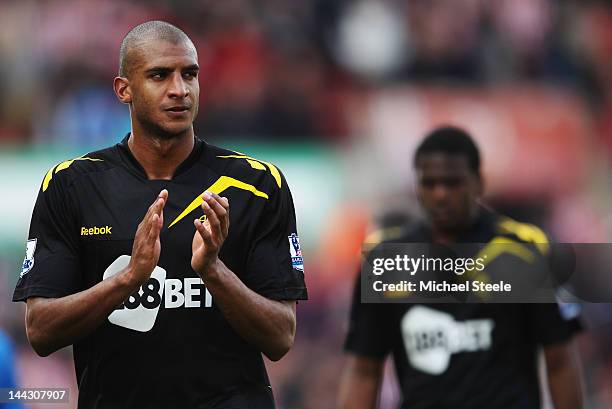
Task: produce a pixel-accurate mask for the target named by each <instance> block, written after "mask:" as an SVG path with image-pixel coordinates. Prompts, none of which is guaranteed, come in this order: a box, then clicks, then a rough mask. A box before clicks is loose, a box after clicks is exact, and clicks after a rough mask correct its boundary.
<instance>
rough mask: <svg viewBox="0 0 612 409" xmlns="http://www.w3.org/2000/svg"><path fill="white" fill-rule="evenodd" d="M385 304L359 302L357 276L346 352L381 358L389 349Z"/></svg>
mask: <svg viewBox="0 0 612 409" xmlns="http://www.w3.org/2000/svg"><path fill="white" fill-rule="evenodd" d="M385 307H386V305H385V304H368V303H362V302H361V280H360V277H359V276H358V277H357V280H355V286H354V289H353V300H352V303H351V312H350V315H349V325H348V332H347V335H346V340H345V342H344V350H345V351H346V352H349V353H352V354H355V355H359V356H365V357H368V358H380V359H383V358H384V357H385V356H386V355H387V354H388V353H389V351H390V350H391V345H390V343H389V342H390V340H391V337H390V336H389V334H388V331H389V326H388V324H387V323H388V315H387V314H386V311H385Z"/></svg>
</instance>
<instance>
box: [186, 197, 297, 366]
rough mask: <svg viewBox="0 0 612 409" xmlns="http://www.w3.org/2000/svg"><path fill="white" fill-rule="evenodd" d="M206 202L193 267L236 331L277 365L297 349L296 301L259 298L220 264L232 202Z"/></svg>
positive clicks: (197, 223)
mask: <svg viewBox="0 0 612 409" xmlns="http://www.w3.org/2000/svg"><path fill="white" fill-rule="evenodd" d="M202 198H203V199H204V201H203V203H202V209H203V210H204V213H205V214H206V216H207V222H206V225H205V224H204V223H202V222H200V221H199V220H197V219H196V220H195V221H194V224H195V227H196V229H197V232H196V234H195V235H194V240H193V257H192V260H191V266H192V267H193V269H194V270H195V271H196V272H198V274H199V275H200V276H201V277H202V280H203V281H204V284H206V288H207V289H208V290H209V291H210V293H211V294H212V296H213V297H214V299H215V303H216V304H217V305H218V306H219V309H220V310H221V312H222V313H223V315H224V316H225V318H226V319H227V321H228V322H229V324H230V325H231V326H232V328H233V329H234V330H235V331H236V332H237V333H238V334H240V336H242V337H243V338H244V339H245V340H246V341H248V342H249V343H251V344H253V345H255V346H257V347H258V348H259V349H260V351H262V352H263V353H264V354H265V355H266V356H267V357H268V358H270V359H271V360H273V361H277V360H279V359H280V358H282V357H283V356H284V355H285V354H286V353H287V352H288V351H289V349H290V348H291V346H292V345H293V340H294V337H295V327H296V319H295V301H275V300H270V299H268V298H265V297H263V296H261V295H259V294H257V293H256V292H254V291H253V290H251V289H250V288H248V287H247V286H246V285H245V284H244V283H243V282H242V281H241V280H240V279H239V278H238V277H237V276H236V275H235V274H234V273H233V272H232V271H231V270H230V269H229V268H227V267H226V266H225V264H223V262H222V261H221V260H219V258H218V254H219V250H220V249H221V246H222V245H223V242H224V241H225V238H226V237H227V235H228V232H229V202H228V200H227V198H221V197H219V196H218V195H216V194H214V193H213V194H205V195H203V196H202Z"/></svg>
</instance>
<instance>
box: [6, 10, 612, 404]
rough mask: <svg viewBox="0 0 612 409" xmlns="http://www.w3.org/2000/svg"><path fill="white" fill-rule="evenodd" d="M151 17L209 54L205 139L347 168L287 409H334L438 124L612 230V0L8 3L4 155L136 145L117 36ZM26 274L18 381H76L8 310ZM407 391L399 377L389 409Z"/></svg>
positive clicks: (520, 182)
mask: <svg viewBox="0 0 612 409" xmlns="http://www.w3.org/2000/svg"><path fill="white" fill-rule="evenodd" d="M150 19H162V20H166V21H169V22H171V23H173V24H176V25H177V26H179V27H181V28H182V29H184V30H185V31H186V32H187V34H188V35H190V37H191V38H192V39H193V40H194V42H195V45H196V47H197V49H198V52H199V59H200V66H201V67H202V74H201V88H202V94H201V105H200V114H199V117H198V120H197V123H196V132H197V133H198V135H199V136H201V137H203V138H205V139H209V140H211V139H212V140H214V141H215V142H216V143H219V144H223V143H224V141H228V140H230V141H231V140H237V139H240V140H245V139H246V140H249V141H250V143H254V144H256V143H257V142H258V141H267V143H270V141H272V142H273V144H279V145H283V146H284V145H285V144H287V143H292V142H293V143H295V142H299V143H300V144H312V145H314V146H317V147H319V148H323V149H324V150H328V151H330V152H334V155H335V157H336V161H337V163H338V166H339V168H340V169H341V170H342V174H343V175H344V176H343V178H342V179H341V180H342V182H341V183H340V185H339V186H338V189H340V190H341V191H342V193H341V194H338V193H337V192H336V194H337V197H338V200H337V201H336V202H335V203H334V204H333V205H330V206H328V208H327V209H325V210H326V212H325V213H329V215H327V216H325V217H323V216H319V217H323V219H322V220H320V228H319V230H320V232H319V233H318V234H317V236H316V238H312V237H311V238H310V239H309V238H304V240H305V242H306V244H307V245H306V250H305V254H306V255H305V258H306V270H307V283H308V286H309V293H310V296H311V300H309V301H308V302H305V303H301V304H300V306H299V313H298V317H299V329H298V338H297V340H296V345H295V347H294V349H293V350H292V351H291V353H290V354H289V355H288V356H287V357H286V358H284V359H283V360H282V361H281V362H279V363H276V364H272V365H270V373H271V376H272V381H273V386H274V388H275V391H276V398H277V401H278V404H279V408H281V409H288V408H289V409H291V408H295V409H301V408H303V409H306V408H308V409H315V408H316V409H325V408H332V407H333V406H334V401H335V394H336V390H337V389H336V386H337V382H338V376H339V373H340V368H341V364H342V355H341V353H340V352H341V348H342V340H343V336H344V331H345V322H346V311H347V308H348V296H349V294H350V290H351V286H352V278H353V276H354V274H355V272H356V269H357V265H358V261H359V246H360V243H361V242H362V240H363V238H364V237H365V235H366V232H367V230H368V229H371V228H372V226H373V225H375V224H376V220H379V221H380V220H382V222H383V223H394V222H395V220H396V219H403V218H405V217H410V216H409V215H406V214H403V212H404V211H410V212H413V211H414V208H415V205H414V200H413V198H412V197H411V195H410V193H409V191H410V179H409V176H410V162H411V156H410V154H411V149H412V148H413V147H414V141H417V140H418V139H419V138H420V137H421V136H422V135H423V133H424V132H425V131H427V130H428V128H429V127H430V126H431V125H433V124H435V123H439V122H445V121H455V122H458V123H459V124H460V125H463V126H466V127H467V128H468V129H470V130H474V132H475V136H476V137H477V139H478V140H479V142H480V143H481V145H482V146H483V148H484V149H483V150H484V155H485V165H486V166H485V171H487V170H488V171H490V179H491V183H490V184H489V185H488V186H490V190H489V192H490V195H489V198H488V199H489V202H491V203H493V204H494V205H496V207H497V208H498V209H499V210H502V211H505V212H508V213H510V214H511V215H514V216H516V217H519V218H523V219H526V220H528V221H536V222H538V223H540V224H543V225H544V226H546V227H547V228H548V229H549V230H550V231H552V232H553V233H554V235H555V237H557V238H559V240H562V241H568V242H578V241H582V242H609V241H610V238H611V237H612V212H611V211H610V209H611V208H612V207H611V204H612V189H610V176H609V175H610V170H612V169H611V167H612V2H611V1H595V0H591V1H588V0H402V1H400V0H362V1H350V0H303V1H298V2H293V1H283V0H261V1H249V0H224V1H215V0H201V1H197V2H192V1H187V0H173V1H169V0H168V1H162V0H157V1H143V0H138V1H129V2H128V1H127V0H50V1H42V0H40V1H37V0H5V1H3V2H2V3H1V4H0V89H1V90H2V93H1V95H0V149H2V150H7V151H9V150H14V149H15V148H16V147H17V148H23V147H26V148H27V147H32V146H47V145H48V144H53V145H55V146H59V147H62V146H70V147H74V146H79V147H82V149H81V150H82V152H85V151H87V150H88V149H92V148H95V147H101V146H104V145H109V144H113V143H115V142H116V141H118V140H119V139H120V138H121V137H122V136H123V134H125V132H127V131H128V130H129V114H128V111H127V109H126V108H125V107H124V106H122V105H120V104H119V103H118V102H117V100H116V98H115V95H114V93H113V91H112V87H111V84H112V78H113V76H114V75H116V72H117V69H118V48H119V44H120V42H121V39H122V37H123V35H124V34H125V33H126V32H127V31H128V30H129V28H131V27H133V26H134V25H136V24H138V23H140V22H143V21H145V20H150ZM491 113H493V114H495V115H503V118H502V119H499V118H498V117H496V116H495V115H494V116H493V117H492V116H491V115H490V114H491ZM483 115H484V116H483ZM542 121H543V122H542ZM508 127H511V128H512V129H506V128H508ZM493 133H497V135H493ZM501 134H503V135H508V138H509V139H512V140H513V141H514V145H512V146H509V145H504V142H503V141H501V142H500V138H501V137H500V136H499V135H501ZM410 141H412V142H410ZM497 142H500V143H501V146H502V148H499V147H497V148H496V145H495V144H496V143H497ZM506 148H508V149H506ZM530 155H531V156H530ZM487 158H489V159H488V160H487ZM534 158H535V159H534ZM266 159H267V158H266ZM487 162H488V164H487ZM49 166H50V165H49ZM383 168H386V169H387V170H384V169H383ZM389 169H391V170H392V171H393V172H397V173H396V174H395V175H396V176H395V177H390V176H393V175H391V174H390V171H389ZM500 169H502V170H500ZM503 169H505V170H503ZM521 169H522V171H521ZM42 174H43V173H41V174H40V177H41V178H42ZM397 175H401V176H397ZM538 175H541V176H538ZM5 177H6V175H5ZM558 179H562V181H559V180H558ZM381 180H384V183H381ZM289 182H290V184H291V186H292V189H293V191H294V193H297V192H298V191H299V190H300V185H299V183H298V184H295V183H291V179H289ZM311 183H314V184H316V185H318V186H320V185H324V184H325V181H311ZM402 187H403V189H404V190H402ZM321 189H322V191H323V192H324V189H325V188H324V187H322V188H321ZM32 190H35V187H32ZM364 198H365V199H364ZM298 199H299V193H298V194H297V195H296V200H298ZM310 203H311V204H312V205H313V206H317V201H316V200H314V201H311V202H310ZM313 203H314V204H313ZM22 205H23V206H25V207H27V206H33V203H23V204H22ZM297 207H298V219H299V217H300V211H299V209H300V203H297ZM315 210H316V209H315ZM320 213H324V212H320ZM25 234H26V232H25V231H24V232H23V236H21V237H16V238H15V240H16V241H19V243H23V242H25ZM2 254H4V255H5V254H6V252H5V253H2ZM20 255H21V256H22V254H20ZM17 263H18V262H17ZM18 268H19V267H18V265H17V264H16V263H15V259H14V258H12V257H7V256H4V257H0V294H2V296H3V300H6V301H7V302H3V303H2V305H1V306H0V328H3V329H4V330H6V331H7V332H8V333H9V334H10V335H11V336H12V338H13V339H14V340H15V341H16V342H17V351H18V352H17V357H18V372H19V373H18V375H19V377H20V382H21V384H23V385H27V386H61V385H65V384H70V385H74V379H73V378H74V375H73V369H72V361H71V356H70V352H69V351H68V350H64V351H61V352H60V353H58V354H54V355H53V356H52V357H50V358H46V359H41V358H37V357H35V356H34V355H33V353H32V352H31V351H30V349H29V347H28V346H27V341H26V340H25V335H24V331H23V321H22V320H23V309H22V308H21V306H13V305H9V303H8V300H9V299H10V293H11V291H12V286H13V285H14V282H15V280H16V275H17V271H18ZM611 312H612V310H611V309H610V308H609V306H607V305H604V304H602V305H592V306H590V307H589V308H588V309H587V311H586V313H585V314H586V316H585V318H586V319H587V321H588V323H589V324H591V325H590V326H589V330H588V332H587V333H586V334H585V335H583V336H582V337H581V339H580V350H581V355H582V359H583V363H584V373H585V379H586V381H587V390H588V393H589V405H590V406H588V407H593V408H607V407H612V353H611V351H610V348H609V345H610V343H611V341H612V325H610V319H609V318H607V317H608V316H610V313H611ZM0 365H2V363H0ZM387 378H389V377H387ZM0 386H2V385H0ZM73 387H74V386H73ZM396 399H397V392H396V391H395V388H394V386H393V385H392V384H387V385H385V388H384V390H383V407H391V405H392V403H393V402H394V401H395V400H396Z"/></svg>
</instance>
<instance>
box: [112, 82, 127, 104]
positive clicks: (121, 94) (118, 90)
mask: <svg viewBox="0 0 612 409" xmlns="http://www.w3.org/2000/svg"><path fill="white" fill-rule="evenodd" d="M113 89H114V90H115V94H116V95H117V98H119V101H121V102H123V103H124V104H129V103H131V102H132V90H131V89H130V81H129V80H128V79H127V78H126V77H115V79H114V80H113Z"/></svg>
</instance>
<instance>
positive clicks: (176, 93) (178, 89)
mask: <svg viewBox="0 0 612 409" xmlns="http://www.w3.org/2000/svg"><path fill="white" fill-rule="evenodd" d="M187 95H189V87H187V83H186V82H185V80H184V79H183V76H182V75H180V74H173V75H172V79H171V81H170V86H169V88H168V96H169V97H170V98H185V97H186V96H187Z"/></svg>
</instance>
